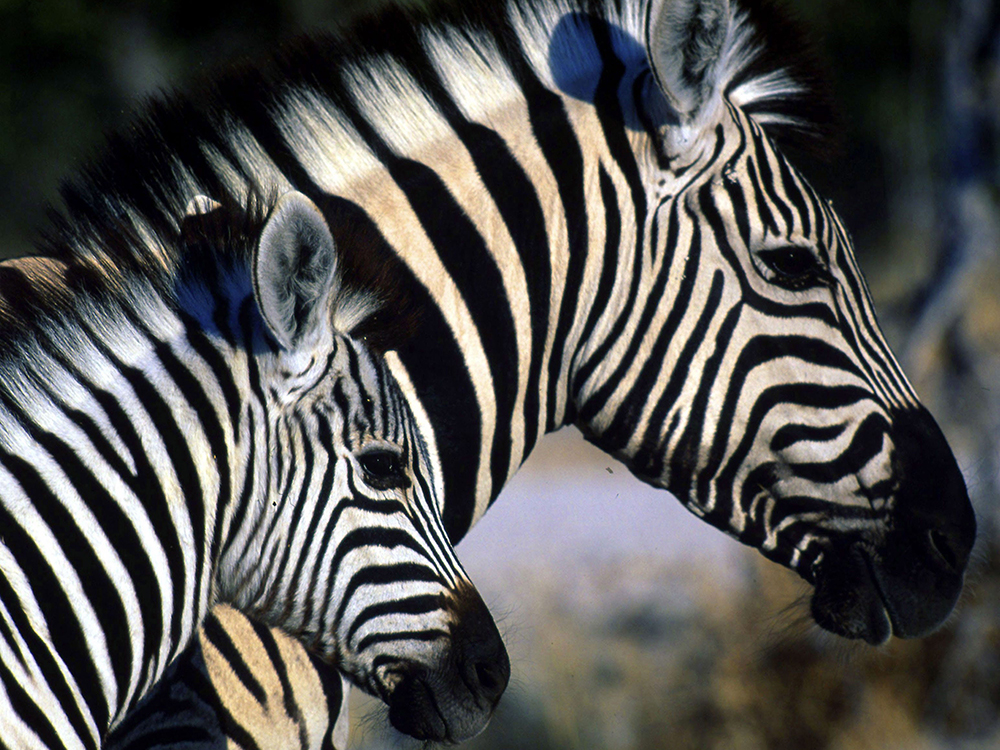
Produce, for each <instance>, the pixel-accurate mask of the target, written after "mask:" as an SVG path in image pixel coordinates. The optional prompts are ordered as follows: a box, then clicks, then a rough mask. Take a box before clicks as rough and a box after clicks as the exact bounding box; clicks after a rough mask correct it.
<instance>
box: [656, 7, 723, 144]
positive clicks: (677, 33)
mask: <svg viewBox="0 0 1000 750" xmlns="http://www.w3.org/2000/svg"><path fill="white" fill-rule="evenodd" d="M731 19H732V15H731V12H730V8H729V0H652V2H651V3H650V9H649V19H648V23H647V25H646V28H647V31H646V49H647V54H648V55H649V62H650V65H651V67H652V69H653V73H654V75H655V76H656V80H657V81H658V82H659V84H660V90H661V91H662V93H663V95H664V96H665V97H666V99H667V101H668V102H669V103H670V106H671V107H672V108H673V109H674V111H675V112H676V113H677V115H678V116H679V117H680V120H681V123H682V124H683V125H689V124H692V123H694V122H695V121H697V120H698V119H700V117H701V116H702V115H703V114H705V113H706V112H707V111H710V110H711V109H712V108H713V107H715V106H716V104H717V103H718V99H719V97H720V96H721V94H722V91H721V89H722V82H721V80H720V78H721V67H722V64H721V63H722V58H723V53H724V48H725V44H726V40H727V37H728V35H729V32H730V24H731V22H732V21H731Z"/></svg>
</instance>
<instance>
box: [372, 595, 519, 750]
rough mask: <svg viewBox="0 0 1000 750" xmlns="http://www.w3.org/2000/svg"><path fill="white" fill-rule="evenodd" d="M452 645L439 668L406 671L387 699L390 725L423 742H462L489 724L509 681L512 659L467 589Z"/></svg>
mask: <svg viewBox="0 0 1000 750" xmlns="http://www.w3.org/2000/svg"><path fill="white" fill-rule="evenodd" d="M455 615H456V619H455V625H453V626H452V630H451V643H450V646H449V648H448V650H447V653H446V654H445V656H444V658H443V659H442V660H441V662H440V666H439V667H438V668H428V667H418V666H414V667H412V668H411V669H409V670H405V671H403V672H402V676H401V679H400V680H399V682H398V683H397V685H396V687H395V688H394V689H393V691H392V694H391V695H390V696H389V699H388V703H389V721H390V722H391V724H392V725H393V726H394V727H395V728H396V729H398V730H399V731H400V732H403V733H404V734H408V735H410V736H412V737H415V738H417V739H419V740H432V741H436V742H447V743H452V744H454V743H458V742H463V741H465V740H467V739H470V738H471V737H474V736H476V735H477V734H479V733H480V732H481V731H482V730H483V729H484V728H485V727H486V724H487V723H488V722H489V720H490V718H491V717H492V715H493V711H494V709H495V708H496V706H497V704H498V703H499V701H500V697H501V696H502V695H503V692H504V690H506V688H507V683H508V681H509V680H510V659H509V658H508V656H507V649H506V648H505V647H504V645H503V640H502V639H501V637H500V632H499V631H498V630H497V627H496V624H495V623H494V622H493V618H492V617H491V615H490V612H489V609H487V607H486V605H485V604H484V603H483V600H482V599H481V598H480V596H479V594H478V593H477V592H476V591H475V590H474V589H472V588H471V587H469V588H467V589H463V590H462V593H461V594H460V595H459V597H458V600H457V605H456V607H455Z"/></svg>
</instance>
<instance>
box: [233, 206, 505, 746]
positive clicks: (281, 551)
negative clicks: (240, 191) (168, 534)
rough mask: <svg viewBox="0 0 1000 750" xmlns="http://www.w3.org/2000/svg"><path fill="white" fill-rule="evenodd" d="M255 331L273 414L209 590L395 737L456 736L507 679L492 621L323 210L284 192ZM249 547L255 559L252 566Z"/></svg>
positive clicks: (478, 719)
mask: <svg viewBox="0 0 1000 750" xmlns="http://www.w3.org/2000/svg"><path fill="white" fill-rule="evenodd" d="M253 282H254V299H255V300H256V306H257V309H258V310H259V313H260V317H261V318H262V320H263V323H264V324H265V325H264V326H263V327H262V329H261V330H262V331H263V329H266V333H265V334H263V336H262V346H263V348H264V351H263V353H262V354H261V356H259V357H257V360H256V361H257V368H258V371H257V373H256V376H255V375H254V373H253V370H251V377H256V378H257V380H258V383H257V384H256V386H254V390H255V391H256V392H257V393H258V400H259V402H260V403H262V404H266V409H265V411H266V412H269V413H270V414H271V415H273V416H261V417H260V418H256V415H252V416H253V418H251V419H248V420H247V421H246V423H245V425H244V426H245V430H244V431H243V435H242V437H243V438H244V439H245V440H246V441H247V442H248V443H252V442H253V441H254V440H258V439H263V438H264V435H265V434H266V435H267V436H268V439H267V441H266V443H265V444H264V445H263V446H262V447H263V448H264V450H265V452H259V453H258V454H257V455H256V459H257V466H256V469H255V470H254V472H255V475H254V472H251V474H252V475H253V476H252V478H251V481H257V482H258V486H261V487H262V488H263V489H262V490H261V491H260V493H259V497H258V511H259V512H258V513H253V512H247V513H246V515H245V516H244V517H242V518H237V519H233V521H232V526H231V528H230V532H229V539H231V540H234V541H233V542H232V543H231V544H230V546H229V547H228V548H227V549H225V550H223V556H222V557H223V559H222V563H221V565H220V571H221V572H220V575H219V576H218V578H219V581H218V585H219V595H220V598H221V599H222V600H223V601H230V602H232V603H234V604H235V606H237V607H238V608H239V609H241V610H243V611H245V612H248V613H250V614H252V615H254V616H255V617H257V618H258V619H260V620H261V621H262V622H264V623H266V624H268V625H270V626H275V627H281V628H283V629H284V630H286V631H288V632H290V633H292V634H293V635H295V636H296V637H297V638H298V639H299V640H301V641H302V642H303V643H305V644H306V645H307V646H309V647H311V648H312V650H314V651H315V652H317V653H319V654H321V655H322V656H323V657H325V658H326V659H327V660H329V661H330V662H331V663H332V664H334V665H335V666H336V667H337V668H338V669H340V670H341V671H342V672H343V673H346V674H347V675H348V676H349V677H350V678H351V679H352V680H353V681H355V682H356V683H357V684H358V685H359V686H361V687H362V688H364V689H366V690H368V691H370V692H372V693H373V694H376V695H378V696H380V697H381V698H383V699H384V700H385V701H386V702H387V703H388V704H389V707H390V708H389V717H390V719H391V721H392V723H393V724H394V726H396V728H397V729H399V730H401V731H403V732H406V733H408V734H411V735H414V736H416V737H418V738H421V739H432V740H447V741H451V742H458V741H461V740H463V739H466V738H468V737H471V736H473V735H475V734H476V733H478V732H479V731H480V730H481V729H482V728H483V727H484V726H485V724H486V722H487V721H488V720H489V717H490V715H491V714H492V711H493V709H494V708H495V706H496V704H497V702H498V701H499V699H500V696H501V694H502V693H503V691H504V689H505V688H506V685H507V680H508V677H509V671H510V665H509V662H508V658H507V653H506V651H505V649H504V646H503V643H502V641H501V638H500V635H499V633H498V631H497V628H496V625H495V624H494V622H493V620H492V618H491V617H490V614H489V611H488V610H487V608H486V606H485V604H484V603H483V601H482V599H481V598H480V596H479V594H478V593H477V592H476V590H475V589H474V588H473V586H472V584H471V583H470V582H469V579H468V577H467V576H466V574H465V572H464V571H463V570H462V567H461V565H460V564H459V562H458V560H457V559H456V557H455V553H454V549H453V548H452V546H451V544H450V542H449V540H448V537H447V535H446V533H445V530H444V527H443V525H442V521H441V499H440V493H439V492H438V491H437V483H436V482H435V479H434V474H433V470H432V467H431V462H430V457H429V453H428V448H427V445H426V444H425V442H424V440H423V438H422V436H421V433H420V431H419V430H418V428H417V425H416V423H415V421H414V418H413V416H412V414H411V412H410V410H409V407H408V405H407V402H406V400H405V398H404V397H403V396H402V394H401V392H400V390H399V388H398V386H397V385H396V383H395V381H394V379H393V378H392V376H391V375H390V373H389V371H388V369H387V367H386V364H385V362H384V360H383V358H382V357H381V356H379V355H377V354H375V353H373V352H372V351H371V350H370V349H369V348H368V347H367V346H366V345H365V344H364V343H363V342H361V341H359V340H356V339H354V338H352V337H351V336H350V335H349V334H347V333H345V332H346V331H350V330H351V329H352V327H354V326H355V325H356V324H357V323H358V322H360V320H361V319H362V318H364V317H365V316H366V313H367V312H369V311H370V308H371V300H370V299H368V298H367V297H365V296H364V295H362V294H360V293H353V292H350V291H348V290H347V289H346V288H344V286H343V285H342V284H341V283H340V281H339V278H338V272H337V254H336V251H335V247H334V242H333V239H332V237H331V235H330V231H329V228H328V227H327V224H326V222H325V220H324V218H323V216H322V214H321V213H320V211H319V209H318V208H317V207H316V206H315V205H314V204H313V203H312V202H310V201H309V199H307V198H306V197H305V196H303V195H302V194H300V193H289V194H287V195H285V196H284V197H282V198H281V199H280V200H279V201H278V203H277V206H276V207H275V209H274V210H273V212H272V214H271V215H270V218H269V219H268V220H267V222H266V224H265V225H264V228H263V231H262V233H261V235H260V240H259V243H258V245H257V248H256V252H255V255H254V258H253ZM248 550H253V551H255V552H256V553H257V554H256V555H251V554H249V552H248Z"/></svg>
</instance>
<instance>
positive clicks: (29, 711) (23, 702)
mask: <svg viewBox="0 0 1000 750" xmlns="http://www.w3.org/2000/svg"><path fill="white" fill-rule="evenodd" d="M0 682H2V683H3V688H4V692H6V693H7V699H8V700H9V701H10V705H11V707H12V708H13V709H14V713H15V714H16V715H17V716H18V717H20V719H21V721H23V722H24V723H25V724H26V725H27V726H28V727H29V728H30V729H31V731H33V732H34V733H35V734H37V735H38V738H39V739H40V740H41V741H42V745H43V746H45V747H49V748H60V747H64V744H63V742H62V741H61V740H60V739H59V735H58V734H57V733H56V729H55V727H54V726H53V725H52V723H51V722H50V721H49V718H48V717H47V716H46V715H45V713H43V712H42V710H41V708H39V706H38V705H37V704H36V703H35V702H34V701H33V700H32V698H31V696H30V695H28V693H27V691H25V689H24V687H23V686H22V685H21V684H20V683H19V682H18V681H17V679H16V678H15V677H14V675H13V674H11V673H10V672H9V671H8V670H7V666H6V665H5V664H3V663H2V662H0ZM73 718H74V717H73V716H71V717H70V719H71V721H72V720H73ZM72 723H73V728H74V729H75V730H76V732H77V734H78V736H79V738H80V740H81V741H82V742H83V743H84V745H85V746H89V747H91V748H93V749H94V750H97V744H96V743H95V742H94V741H93V740H91V738H90V734H89V732H87V730H86V727H83V726H79V725H78V724H77V722H76V721H72ZM0 742H3V739H2V738H0ZM4 746H5V747H6V745H4ZM11 747H12V750H13V746H11Z"/></svg>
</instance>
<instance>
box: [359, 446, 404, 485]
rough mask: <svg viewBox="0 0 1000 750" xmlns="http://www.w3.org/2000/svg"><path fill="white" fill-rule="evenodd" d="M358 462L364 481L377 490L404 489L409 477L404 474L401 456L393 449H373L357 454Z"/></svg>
mask: <svg viewBox="0 0 1000 750" xmlns="http://www.w3.org/2000/svg"><path fill="white" fill-rule="evenodd" d="M358 464H359V465H360V466H361V470H362V471H363V472H364V474H365V481H367V482H368V484H370V485H371V486H372V487H374V488H376V489H379V490H398V489H406V488H407V487H409V486H410V478H409V477H408V476H407V475H406V469H405V468H404V466H403V460H402V457H401V456H400V455H399V454H398V453H396V452H395V451H391V450H385V449H375V450H370V451H367V452H366V453H362V454H361V455H360V456H358Z"/></svg>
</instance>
